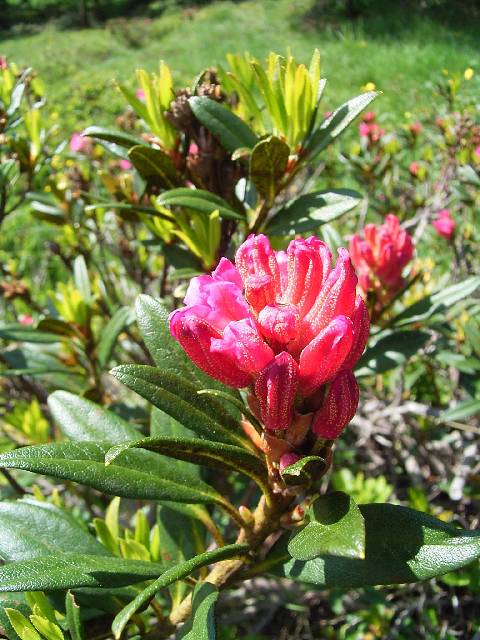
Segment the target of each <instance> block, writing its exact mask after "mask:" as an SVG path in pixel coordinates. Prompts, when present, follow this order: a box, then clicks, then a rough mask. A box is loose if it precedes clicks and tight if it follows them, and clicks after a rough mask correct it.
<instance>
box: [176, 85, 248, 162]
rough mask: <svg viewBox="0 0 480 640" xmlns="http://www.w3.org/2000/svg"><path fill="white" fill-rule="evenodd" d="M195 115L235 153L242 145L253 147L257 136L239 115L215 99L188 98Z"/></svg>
mask: <svg viewBox="0 0 480 640" xmlns="http://www.w3.org/2000/svg"><path fill="white" fill-rule="evenodd" d="M188 102H189V104H190V107H191V109H192V111H193V113H194V115H195V117H196V118H197V119H198V120H199V121H200V122H201V123H202V124H203V125H204V126H205V127H207V129H208V130H209V131H210V132H211V133H213V135H214V136H216V137H217V138H218V139H219V140H220V142H221V144H222V145H223V147H225V149H226V150H227V151H228V152H230V153H233V152H234V151H235V150H236V149H239V148H240V147H247V148H248V149H252V148H253V147H254V146H255V145H256V144H257V142H258V138H257V136H256V135H255V134H254V133H253V131H252V130H251V129H250V127H249V126H248V125H247V124H245V122H244V121H243V120H241V119H240V118H239V117H238V116H236V115H235V114H234V113H232V112H231V111H230V109H228V108H227V107H225V106H223V104H220V103H218V102H215V100H210V98H206V97H204V96H202V97H199V96H193V97H192V98H190V99H189V100H188Z"/></svg>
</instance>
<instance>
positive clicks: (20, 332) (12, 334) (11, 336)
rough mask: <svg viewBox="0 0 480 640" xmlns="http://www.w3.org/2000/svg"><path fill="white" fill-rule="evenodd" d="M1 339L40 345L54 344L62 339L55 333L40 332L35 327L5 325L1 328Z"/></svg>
mask: <svg viewBox="0 0 480 640" xmlns="http://www.w3.org/2000/svg"><path fill="white" fill-rule="evenodd" d="M0 338H2V339H3V340H15V341H18V342H33V343H35V342H37V343H39V344H53V343H54V342H58V341H59V340H60V339H61V338H59V336H58V335H56V334H55V333H50V332H48V331H39V330H38V329H35V328H34V327H28V326H25V325H23V324H4V325H2V326H0Z"/></svg>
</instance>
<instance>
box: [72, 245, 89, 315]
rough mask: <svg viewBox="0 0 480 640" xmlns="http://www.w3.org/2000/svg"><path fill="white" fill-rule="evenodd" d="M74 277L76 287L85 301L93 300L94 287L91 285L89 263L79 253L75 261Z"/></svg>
mask: <svg viewBox="0 0 480 640" xmlns="http://www.w3.org/2000/svg"><path fill="white" fill-rule="evenodd" d="M73 279H74V282H75V287H76V288H77V289H78V291H79V292H80V293H81V294H82V298H83V299H84V300H85V302H87V303H90V302H92V289H91V287H90V276H89V275H88V269H87V264H86V262H85V258H84V257H83V255H81V254H80V255H79V256H77V257H76V258H75V260H74V261H73Z"/></svg>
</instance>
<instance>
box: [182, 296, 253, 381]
mask: <svg viewBox="0 0 480 640" xmlns="http://www.w3.org/2000/svg"><path fill="white" fill-rule="evenodd" d="M170 331H171V333H172V336H173V337H174V338H176V340H178V342H179V343H180V344H181V346H182V348H183V350H184V351H185V353H186V354H187V355H188V357H189V358H190V359H191V360H192V361H193V362H194V363H195V364H196V365H197V367H199V368H200V369H202V370H203V371H205V373H207V374H208V375H209V376H211V377H212V378H215V379H216V380H220V382H223V383H224V384H226V385H228V386H230V387H236V388H242V387H246V386H248V385H249V384H250V382H251V378H250V376H249V375H248V374H247V373H245V372H244V371H242V370H241V369H240V368H239V367H237V366H236V364H235V363H234V362H232V360H231V358H229V357H228V356H225V355H224V354H222V353H215V352H213V351H212V349H211V343H212V341H213V340H214V339H216V338H218V337H220V335H221V334H220V333H219V332H218V331H217V330H216V329H214V327H212V325H211V324H209V323H208V321H206V320H204V319H203V318H201V317H199V316H196V315H194V313H192V310H191V309H188V308H187V309H181V310H178V311H174V312H173V313H172V314H171V315H170Z"/></svg>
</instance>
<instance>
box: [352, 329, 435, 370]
mask: <svg viewBox="0 0 480 640" xmlns="http://www.w3.org/2000/svg"><path fill="white" fill-rule="evenodd" d="M429 338H430V334H429V333H427V332H426V331H417V330H410V331H395V332H389V331H386V332H383V333H382V334H381V335H380V336H379V337H378V340H377V341H376V342H375V344H374V345H373V346H371V347H369V348H368V349H367V350H366V351H365V353H364V354H363V356H362V357H361V358H360V360H359V363H358V365H357V367H358V368H357V370H356V371H355V374H356V375H358V376H368V375H372V374H375V373H384V372H385V371H389V370H390V369H394V368H395V367H398V366H399V365H401V364H403V363H404V362H405V361H406V360H408V359H409V358H411V357H412V356H413V355H415V354H416V353H417V352H418V351H420V349H422V348H423V347H424V346H425V344H426V342H427V340H428V339H429Z"/></svg>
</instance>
